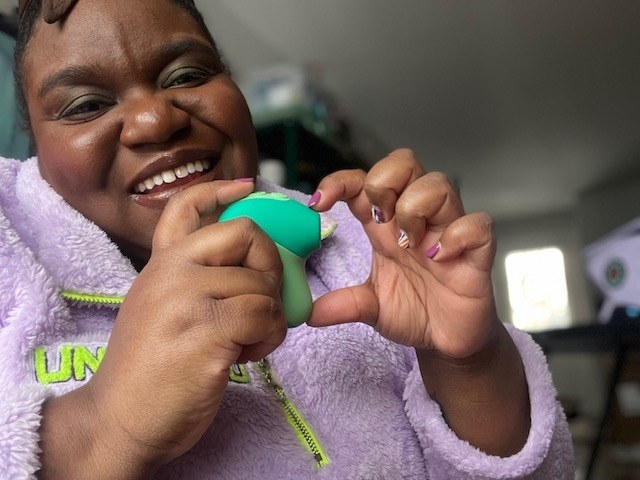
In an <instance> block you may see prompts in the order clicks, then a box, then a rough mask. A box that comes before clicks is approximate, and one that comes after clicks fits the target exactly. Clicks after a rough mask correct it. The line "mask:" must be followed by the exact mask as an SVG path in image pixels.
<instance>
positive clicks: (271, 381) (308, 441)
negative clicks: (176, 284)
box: [60, 290, 329, 468]
mask: <svg viewBox="0 0 640 480" xmlns="http://www.w3.org/2000/svg"><path fill="white" fill-rule="evenodd" d="M60 295H61V296H62V297H63V298H64V299H66V300H69V301H72V302H75V303H85V304H94V305H96V304H97V305H105V306H111V307H114V308H118V307H119V306H120V305H121V304H122V302H123V301H124V297H123V296H116V295H94V294H89V293H81V292H74V291H71V290H63V291H62V292H60ZM258 368H259V370H260V373H261V374H262V377H263V378H264V380H265V383H266V384H267V386H268V387H269V389H270V390H271V391H273V393H274V394H275V396H276V398H277V399H278V403H279V404H280V408H281V409H282V411H283V413H284V415H285V418H286V419H287V422H288V423H289V425H291V427H292V428H293V431H294V432H295V434H296V436H297V437H298V440H300V443H302V445H303V446H304V447H305V448H306V450H307V451H308V452H309V453H310V454H311V455H313V458H314V459H315V461H316V464H317V466H318V467H319V468H322V467H324V466H326V465H328V464H329V457H327V454H326V453H325V452H324V450H323V449H322V446H321V445H320V442H319V441H318V439H317V438H316V436H315V434H314V433H313V430H312V429H311V427H310V426H309V424H308V423H307V421H306V420H305V419H304V417H303V416H302V414H301V413H300V411H299V410H298V409H297V408H296V406H295V405H294V404H293V403H292V402H291V400H289V399H288V398H287V394H286V393H285V391H284V388H282V386H280V384H278V382H277V381H276V379H275V375H274V373H273V369H272V368H271V364H270V363H269V360H267V359H266V358H264V359H262V360H260V361H259V362H258Z"/></svg>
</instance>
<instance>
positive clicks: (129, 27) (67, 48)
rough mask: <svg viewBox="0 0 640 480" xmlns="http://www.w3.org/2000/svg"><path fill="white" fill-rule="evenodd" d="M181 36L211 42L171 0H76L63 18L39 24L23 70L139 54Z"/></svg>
mask: <svg viewBox="0 0 640 480" xmlns="http://www.w3.org/2000/svg"><path fill="white" fill-rule="evenodd" d="M184 38H197V39H200V40H201V41H204V42H206V43H207V44H208V43H209V42H208V40H207V39H206V36H205V35H204V33H202V32H201V31H200V27H199V25H198V24H197V22H196V21H195V20H194V19H193V18H192V17H191V15H190V14H189V13H188V12H186V11H185V10H183V9H182V8H180V7H178V6H177V5H175V4H174V3H173V2H171V1H170V0H136V1H131V0H110V1H105V0H80V1H78V2H77V4H76V6H75V7H74V8H73V9H72V10H71V12H70V14H69V15H68V16H67V18H66V19H65V20H64V21H62V22H57V23H55V24H52V25H49V24H46V23H45V22H44V21H42V20H40V21H39V22H38V23H37V25H36V28H35V30H34V34H33V36H32V38H31V40H30V42H29V46H28V49H27V51H26V52H25V53H26V54H25V59H24V66H25V73H26V74H27V77H29V76H30V75H29V72H31V73H32V74H33V73H35V75H36V76H38V77H40V76H42V75H46V74H47V73H49V74H50V73H51V72H53V71H55V70H56V69H58V68H61V67H64V66H67V65H70V64H71V65H74V64H75V65H80V64H83V63H94V64H95V63H100V64H108V62H109V60H113V61H117V60H122V59H123V58H125V57H126V58H131V59H135V58H136V57H137V58H140V57H144V55H146V54H148V53H150V52H151V51H153V50H155V49H157V48H158V47H159V46H160V45H162V44H163V43H168V42H171V41H172V40H173V41H175V40H179V39H184Z"/></svg>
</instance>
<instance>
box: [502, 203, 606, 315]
mask: <svg viewBox="0 0 640 480" xmlns="http://www.w3.org/2000/svg"><path fill="white" fill-rule="evenodd" d="M495 232H496V236H497V241H498V249H497V253H496V261H495V268H494V274H493V280H494V286H495V289H496V298H497V302H498V313H499V314H500V318H501V319H502V320H503V321H508V320H509V317H510V307H509V299H508V294H507V277H506V272H505V268H504V261H505V258H506V256H507V254H509V253H510V252H511V251H513V250H526V249H532V248H544V247H558V248H560V249H561V250H562V253H563V254H564V257H565V271H566V276H567V290H568V294H569V308H570V310H571V317H572V323H573V324H574V325H581V324H585V323H591V322H593V321H594V319H595V302H596V297H595V295H594V290H593V287H592V286H591V283H590V282H589V281H588V279H587V277H586V275H585V271H584V266H583V265H584V264H583V260H582V256H581V249H582V243H581V234H580V232H579V231H578V229H577V227H576V222H575V220H574V216H573V214H572V213H571V212H564V213H554V214H549V215H547V216H544V217H533V218H527V219H521V220H513V221H508V222H499V223H496V225H495Z"/></svg>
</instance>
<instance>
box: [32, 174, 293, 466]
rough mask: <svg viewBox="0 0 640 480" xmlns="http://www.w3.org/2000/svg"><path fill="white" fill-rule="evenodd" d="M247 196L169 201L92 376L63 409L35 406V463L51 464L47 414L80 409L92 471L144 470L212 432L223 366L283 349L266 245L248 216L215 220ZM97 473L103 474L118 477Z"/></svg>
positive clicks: (273, 255)
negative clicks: (39, 456) (38, 459)
mask: <svg viewBox="0 0 640 480" xmlns="http://www.w3.org/2000/svg"><path fill="white" fill-rule="evenodd" d="M252 188H253V184H252V183H243V182H229V181H224V182H223V181H218V182H210V183H206V184H200V185H197V186H194V187H191V188H189V189H186V190H184V191H183V192H180V193H179V194H177V195H175V196H174V197H172V198H171V200H170V202H169V204H168V205H167V207H165V209H164V212H163V213H162V216H161V218H160V221H159V223H158V226H157V228H156V231H155V234H154V238H153V248H152V253H151V258H150V260H149V262H148V263H147V265H146V266H145V268H144V269H143V270H142V271H141V272H140V274H139V276H138V278H137V279H136V280H135V282H134V283H133V286H132V288H131V290H130V291H129V293H128V294H127V296H126V298H125V301H124V303H123V305H122V306H121V308H120V311H119V313H118V316H117V319H116V321H115V325H114V328H113V330H112V333H111V337H110V340H109V344H108V346H107V351H106V354H105V356H104V359H103V360H102V363H101V365H100V368H99V369H98V371H97V372H96V373H95V374H94V376H93V377H92V379H91V380H90V381H89V382H88V383H87V384H86V385H85V386H84V387H81V388H80V389H78V390H77V391H75V392H71V394H68V396H69V398H68V400H69V402H70V403H69V404H68V405H66V407H65V406H64V401H65V397H67V396H62V397H60V398H58V399H54V400H51V401H50V402H49V404H48V405H47V406H46V407H45V414H44V415H45V422H44V426H43V427H45V428H43V431H42V432H41V433H43V448H44V454H43V460H44V461H45V463H47V461H49V460H50V461H54V458H53V457H52V456H51V455H50V453H48V452H47V442H50V441H54V440H53V437H54V436H55V435H53V434H54V433H55V432H51V433H52V435H48V436H46V434H47V428H46V427H47V425H49V427H51V428H53V427H54V426H55V424H56V422H55V420H54V419H49V418H47V416H48V414H51V415H55V412H56V411H58V412H64V411H68V410H71V409H72V408H71V405H73V403H74V402H80V404H79V405H76V407H77V408H79V410H77V409H76V414H78V413H82V412H84V413H85V414H86V415H88V418H85V419H84V421H83V422H82V424H83V427H81V429H82V428H86V429H87V431H88V433H89V437H93V438H88V439H86V440H88V443H87V444H88V445H91V446H92V448H93V450H92V451H90V452H86V453H87V454H89V456H90V457H92V458H94V463H100V462H105V461H106V462H116V464H119V465H118V468H122V470H123V471H121V472H119V473H118V475H117V478H139V477H140V476H141V475H143V474H151V473H153V471H154V470H155V469H157V468H158V467H159V466H160V465H162V464H164V463H166V462H169V461H170V460H172V459H174V458H176V457H178V456H180V455H182V454H183V453H185V452H186V451H187V450H189V449H190V448H191V447H192V446H193V445H194V444H195V443H196V442H197V441H198V440H199V439H200V437H201V436H202V435H203V433H204V432H205V430H206V429H207V428H208V427H209V426H210V424H211V423H212V421H213V418H214V417H215V414H216V412H217V410H218V407H219V405H220V402H221V400H222V397H223V395H224V392H225V389H226V386H227V382H228V379H229V368H230V367H231V365H232V364H233V363H235V362H246V361H257V360H259V359H261V358H263V357H265V356H266V355H268V354H269V353H271V352H272V351H273V350H274V349H275V348H276V347H277V346H278V345H280V343H282V341H283V340H284V337H285V335H286V330H287V327H286V321H285V319H284V316H283V314H282V308H281V303H280V284H281V277H282V264H281V261H280V257H279V255H278V252H277V249H276V247H275V244H274V243H273V242H272V241H271V240H270V239H269V238H268V237H267V236H266V234H265V233H264V232H263V231H262V230H260V228H259V227H257V226H256V225H255V224H254V223H253V222H252V221H250V220H248V219H236V220H233V221H229V222H224V223H216V222H217V218H218V215H219V213H220V211H221V210H222V207H223V206H224V205H226V204H229V203H230V202H232V201H234V200H238V199H240V198H242V197H244V196H246V195H247V194H248V193H250V192H251V190H252ZM60 402H63V403H62V405H60ZM56 403H58V405H56ZM55 434H56V435H57V433H55ZM67 446H68V445H67ZM61 447H62V446H61ZM87 448H88V447H87ZM97 468H98V469H100V468H104V471H103V472H102V473H108V476H109V478H111V476H112V475H114V472H115V471H116V470H117V469H114V465H109V466H108V467H105V466H99V467H97ZM45 471H46V470H45ZM52 471H53V470H52ZM92 476H94V475H92ZM98 476H99V475H98Z"/></svg>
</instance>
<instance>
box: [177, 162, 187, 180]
mask: <svg viewBox="0 0 640 480" xmlns="http://www.w3.org/2000/svg"><path fill="white" fill-rule="evenodd" d="M187 175H189V170H187V167H186V165H185V166H183V167H178V168H176V177H178V178H184V177H186V176H187Z"/></svg>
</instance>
